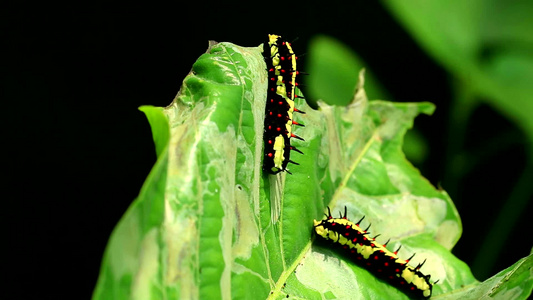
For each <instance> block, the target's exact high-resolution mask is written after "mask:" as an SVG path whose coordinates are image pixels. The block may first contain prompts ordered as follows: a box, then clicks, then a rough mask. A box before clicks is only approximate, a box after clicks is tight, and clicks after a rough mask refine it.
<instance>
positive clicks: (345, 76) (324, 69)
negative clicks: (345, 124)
mask: <svg viewBox="0 0 533 300" xmlns="http://www.w3.org/2000/svg"><path fill="white" fill-rule="evenodd" d="M306 60H307V61H308V66H309V70H307V71H308V73H309V74H312V76H309V77H308V78H304V79H306V85H307V86H308V88H307V89H306V90H307V92H308V94H309V98H310V99H321V100H322V101H324V102H326V103H328V104H333V105H347V104H348V103H350V101H351V100H352V97H353V94H354V91H355V87H356V84H357V78H358V73H359V70H360V69H362V68H366V69H367V72H366V75H365V81H366V83H365V89H366V92H367V94H368V95H370V97H372V99H386V98H387V92H386V91H385V90H384V89H383V87H382V86H381V85H380V83H379V82H378V81H377V80H375V79H374V76H373V75H372V72H371V71H370V70H368V67H367V66H365V64H364V63H363V61H362V60H361V59H360V58H359V57H358V56H357V54H355V53H354V52H353V51H352V50H351V49H349V48H348V47H347V46H346V45H344V44H342V43H341V42H340V41H338V40H336V39H334V38H332V37H328V36H323V35H320V36H316V37H314V38H313V39H312V40H311V42H310V46H309V54H308V56H307V58H306Z"/></svg>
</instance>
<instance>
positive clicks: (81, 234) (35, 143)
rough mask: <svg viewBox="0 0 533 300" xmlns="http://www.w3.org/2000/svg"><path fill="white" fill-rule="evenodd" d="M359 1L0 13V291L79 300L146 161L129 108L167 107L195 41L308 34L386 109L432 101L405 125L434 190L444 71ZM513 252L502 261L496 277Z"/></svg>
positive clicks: (140, 124)
mask: <svg viewBox="0 0 533 300" xmlns="http://www.w3.org/2000/svg"><path fill="white" fill-rule="evenodd" d="M362 3H363V2H362V1H361V2H356V3H352V4H350V6H345V5H343V6H342V7H339V6H334V5H331V4H329V5H325V3H323V2H318V1H316V2H309V1H307V2H301V3H295V4H283V5H284V6H283V8H276V9H275V10H274V5H279V4H276V3H272V4H268V3H267V2H264V3H263V4H261V5H259V6H255V5H254V6H252V4H251V3H250V4H242V3H228V2H218V3H217V4H212V3H207V2H202V3H198V4H197V5H196V6H195V5H191V4H187V5H185V6H177V5H176V6H158V5H156V4H149V5H146V4H145V5H135V4H131V3H128V4H126V5H119V4H109V3H106V4H92V5H93V6H91V7H89V6H87V7H85V6H83V5H82V4H76V5H75V6H71V7H69V6H64V4H62V5H61V6H59V5H57V7H53V6H50V5H51V4H49V3H47V4H41V5H42V6H41V7H36V6H33V5H31V4H29V3H24V2H21V4H19V5H21V6H20V7H13V8H9V9H6V10H3V12H2V20H1V24H2V27H3V29H2V31H1V34H2V44H4V46H3V48H4V50H5V53H6V54H4V55H3V59H2V66H1V69H2V72H1V73H2V86H3V88H2V91H1V93H2V106H3V109H2V111H3V123H4V126H2V127H3V130H2V131H3V133H4V140H5V143H4V147H3V148H4V149H5V150H6V151H7V156H6V158H7V159H6V160H5V162H4V163H5V164H6V167H4V168H5V169H4V170H8V171H7V172H6V173H8V174H7V175H8V177H9V179H8V180H7V181H5V182H4V184H5V185H6V190H9V193H8V194H7V196H6V199H4V202H5V203H7V206H5V209H2V221H3V222H5V225H4V228H5V230H6V235H7V237H8V241H9V242H8V243H7V244H8V245H9V246H8V247H6V248H7V250H8V253H9V254H8V255H7V256H6V258H7V260H8V263H9V264H13V265H14V268H13V271H10V272H4V273H6V274H5V275H7V277H8V279H9V280H10V281H12V284H9V285H7V286H8V290H9V291H12V292H13V293H15V294H16V295H19V296H21V297H20V298H25V297H29V296H34V297H36V296H38V297H39V298H40V299H43V298H48V296H50V297H51V298H54V299H56V298H63V297H65V298H70V299H72V298H75V299H87V298H89V297H90V296H91V293H92V290H93V288H94V286H95V283H96V279H97V277H98V272H99V268H100V261H101V258H102V254H103V251H104V249H105V246H106V243H107V240H108V237H109V235H110V233H111V231H112V229H113V228H114V226H115V225H116V223H117V222H118V220H119V219H120V217H121V216H122V215H123V213H124V212H125V210H126V209H127V208H128V206H129V204H130V203H131V201H132V200H133V199H134V198H135V197H136V196H137V194H138V192H139V189H140V188H141V186H142V183H143V182H144V179H145V178H146V176H147V174H148V173H149V171H150V169H151V167H152V165H153V163H154V162H155V150H154V146H153V142H152V137H151V132H150V127H149V124H148V122H147V120H146V118H145V116H144V114H143V113H141V112H140V111H138V110H137V108H138V107H139V106H140V105H144V104H150V105H155V106H166V105H168V104H169V103H170V102H171V101H172V99H173V97H174V96H175V95H176V93H177V91H178V90H179V88H180V85H181V81H182V80H183V78H184V77H185V76H186V74H187V73H188V72H189V70H190V68H191V66H192V64H193V63H194V61H195V60H196V59H197V58H198V57H199V56H200V55H201V54H202V53H204V52H205V50H206V49H207V45H208V40H216V41H228V42H233V43H235V44H238V45H242V46H257V45H259V44H260V43H262V42H263V40H264V37H265V35H266V34H267V33H276V34H281V35H283V36H285V37H293V38H298V40H297V41H296V42H295V46H294V47H295V48H296V49H301V51H302V52H304V51H305V49H306V47H307V44H308V42H309V40H310V38H311V37H312V36H313V35H315V34H319V33H323V34H328V35H331V36H334V37H336V38H338V39H340V40H342V41H343V42H344V43H346V44H348V45H350V47H352V49H354V50H355V51H357V53H358V54H359V55H360V56H361V57H362V59H363V60H364V61H365V63H366V64H367V65H368V67H369V68H370V69H371V70H372V71H373V73H374V74H375V75H376V77H377V78H378V79H379V80H380V82H381V83H382V84H383V86H384V87H385V88H386V89H387V90H388V92H389V93H390V94H391V95H392V99H390V100H393V101H431V102H433V103H435V104H436V105H437V111H436V113H435V114H434V115H433V116H432V117H425V116H421V117H419V118H417V121H416V126H417V127H418V128H420V130H421V131H422V133H423V134H424V136H425V138H426V139H427V140H428V142H429V144H430V147H431V148H430V156H429V159H428V160H427V161H426V162H425V164H424V165H421V166H418V167H420V168H421V170H422V173H423V174H424V175H425V176H426V177H427V178H428V179H429V180H430V181H431V182H432V183H433V184H435V185H439V184H442V185H443V186H444V188H446V185H445V183H443V182H442V180H443V175H442V171H443V169H444V164H445V163H446V162H445V161H444V160H443V157H444V156H445V151H444V149H445V146H446V140H445V138H444V137H443V136H444V134H442V133H443V132H445V131H446V128H447V123H446V122H447V114H448V106H449V102H450V99H451V97H452V95H451V92H450V82H449V78H448V75H447V73H446V72H445V71H444V70H443V69H442V68H441V67H440V66H439V65H437V64H436V63H435V62H434V61H433V60H432V59H431V58H429V57H428V56H427V55H426V54H425V53H424V52H423V51H422V50H421V49H420V48H419V46H417V44H416V43H415V42H414V41H413V40H412V38H411V37H410V36H409V35H408V34H407V33H406V32H405V31H404V30H403V29H402V28H401V26H400V25H399V24H398V23H397V22H396V21H395V20H394V19H393V18H392V17H391V16H390V15H389V13H388V12H387V11H386V10H385V9H384V8H383V7H382V6H381V5H380V4H379V3H376V2H374V1H365V2H364V4H362ZM303 61H304V64H305V59H304V60H303ZM413 84H416V89H413ZM304 92H305V90H304ZM476 118H479V120H478V119H476V120H473V121H472V122H473V125H472V129H471V131H470V132H473V134H474V135H475V134H476V133H477V130H479V128H478V129H476V127H475V123H476V122H482V121H483V120H486V119H491V120H492V121H491V124H494V123H496V124H498V125H497V126H496V125H495V127H496V128H500V127H501V126H507V127H512V125H511V124H509V123H507V121H505V119H503V118H502V117H500V116H499V115H498V114H497V113H495V112H494V111H492V110H491V109H490V108H483V109H482V110H480V112H479V113H477V114H476ZM479 131H480V132H481V130H479ZM517 134H520V133H519V132H518V133H517ZM520 149H521V148H520V147H515V148H513V149H512V151H511V153H507V154H506V155H505V157H508V156H513V159H515V160H516V161H513V162H512V163H508V162H505V163H502V164H503V165H504V166H506V167H507V168H508V169H507V170H506V172H507V174H510V175H509V178H508V179H507V180H508V181H509V182H507V183H505V182H504V183H503V184H502V183H501V182H500V183H499V184H500V189H499V191H494V190H492V191H487V192H484V193H485V194H486V195H485V194H483V193H481V194H480V193H479V191H474V190H469V189H468V188H467V187H468V186H471V185H474V186H475V185H486V184H489V185H490V182H487V180H489V179H490V177H487V175H486V171H485V170H483V169H482V170H481V171H479V172H478V173H473V174H471V176H470V177H469V180H470V181H469V182H468V184H466V183H465V184H464V185H462V186H461V187H459V188H457V191H456V192H457V194H456V195H452V198H453V199H454V201H456V203H457V206H458V208H459V212H460V214H461V216H462V218H463V220H468V219H471V220H474V221H475V220H476V219H475V217H476V214H477V213H479V212H478V210H476V209H477V206H476V205H469V204H468V203H470V202H467V201H464V200H465V199H467V198H468V199H469V197H474V198H478V199H490V198H493V197H494V198H498V197H499V198H500V199H502V198H505V197H506V193H508V190H509V189H510V187H511V186H512V184H513V180H514V179H515V178H514V177H513V175H512V174H516V173H517V172H520V171H521V168H522V166H521V165H520V162H521V160H525V158H524V156H525V154H524V153H523V152H522V150H520ZM507 159H508V158H507ZM480 176H481V177H480ZM483 176H485V177H483ZM486 177H487V178H486ZM506 184H507V185H506ZM469 193H470V194H469ZM473 201H474V200H473ZM473 203H477V205H479V202H477V201H476V202H473ZM469 206H474V207H469ZM488 207H489V208H490V205H488ZM469 208H470V209H472V211H468V210H467V209H469ZM489 210H490V209H489ZM492 210H495V209H494V207H492ZM483 213H484V214H490V213H491V212H490V211H486V212H483ZM493 213H494V212H493ZM467 225H468V222H466V221H465V223H464V226H465V234H464V235H463V238H462V239H461V241H460V243H459V245H458V247H457V248H456V250H455V251H456V254H457V255H458V256H459V258H461V259H463V260H465V261H466V262H467V263H468V262H469V261H470V260H472V259H473V255H474V254H475V253H476V251H477V250H479V249H477V248H475V246H472V245H470V244H468V243H466V242H464V241H465V239H466V240H467V241H468V240H469V239H470V240H472V241H473V243H474V245H475V243H476V242H477V241H476V240H475V238H476V234H477V233H476V232H474V231H470V233H469V231H468V229H467V228H468V227H467ZM524 225H525V220H524ZM527 247H529V246H528V245H526V248H527ZM525 255H527V251H526V252H524V253H519V254H518V255H517V256H515V257H511V258H509V259H507V260H503V262H502V263H501V264H500V265H498V269H497V270H501V269H502V268H504V267H507V266H509V265H510V264H512V263H513V262H515V261H516V260H517V259H518V258H519V257H522V256H525ZM495 271H496V270H495Z"/></svg>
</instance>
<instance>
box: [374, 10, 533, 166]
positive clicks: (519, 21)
mask: <svg viewBox="0 0 533 300" xmlns="http://www.w3.org/2000/svg"><path fill="white" fill-rule="evenodd" d="M383 2H384V4H386V6H387V7H388V8H389V10H390V11H391V12H392V13H393V14H394V15H395V16H396V17H397V18H398V20H399V21H400V22H401V23H402V24H403V25H404V26H405V27H406V29H407V30H408V31H409V32H410V33H411V34H412V35H413V37H414V38H415V39H416V40H417V41H418V42H419V43H420V45H421V46H422V47H423V48H425V49H426V50H427V51H428V53H429V54H431V55H433V57H434V58H435V59H436V60H437V61H438V62H439V63H441V64H442V65H443V66H444V67H445V68H446V69H447V70H448V71H449V72H450V73H451V74H453V75H454V76H455V77H456V79H457V80H458V81H459V86H461V87H463V88H464V89H468V90H469V93H472V94H473V96H475V97H476V99H478V100H479V101H485V102H487V103H488V104H490V105H492V106H493V107H495V108H497V109H498V110H499V111H501V112H502V113H503V114H504V115H505V116H506V117H507V118H509V119H510V120H512V121H514V122H515V123H516V124H517V125H519V126H520V127H521V128H522V129H523V130H524V131H525V132H526V133H527V134H528V136H529V139H530V141H531V142H533V118H531V114H532V113H533V97H532V95H533V85H531V82H533V71H532V70H533V38H532V35H531V32H533V18H531V17H530V16H531V15H532V14H533V2H532V1H527V0H519V1H512V2H509V1H505V0H470V1H448V0H434V1H424V0H385V1H383ZM458 100H462V101H461V102H462V103H459V104H458V107H460V109H459V110H464V108H463V106H466V107H469V106H470V105H469V103H468V102H470V101H472V99H471V98H469V97H467V98H465V99H461V98H459V99H458ZM458 113H459V112H458ZM460 121H464V120H460ZM454 122H455V121H454ZM530 155H531V157H533V151H530Z"/></svg>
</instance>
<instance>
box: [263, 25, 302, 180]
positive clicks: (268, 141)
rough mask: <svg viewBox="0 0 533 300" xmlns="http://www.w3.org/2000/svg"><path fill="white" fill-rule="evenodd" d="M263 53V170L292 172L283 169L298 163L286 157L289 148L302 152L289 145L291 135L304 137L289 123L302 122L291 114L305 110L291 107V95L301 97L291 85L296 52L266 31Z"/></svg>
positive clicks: (296, 75)
mask: <svg viewBox="0 0 533 300" xmlns="http://www.w3.org/2000/svg"><path fill="white" fill-rule="evenodd" d="M263 55H264V57H265V62H266V65H267V72H268V91H267V99H266V106H265V127H264V132H263V140H264V144H265V151H264V153H265V154H264V158H263V170H264V171H266V172H269V173H271V174H277V173H279V172H281V171H285V172H287V173H289V174H292V173H291V172H289V171H288V170H287V164H288V163H292V164H296V165H298V163H296V162H294V161H292V160H291V159H290V151H291V150H292V151H296V152H299V153H300V154H303V152H302V151H300V150H298V149H297V148H296V147H294V146H292V145H291V138H296V139H299V140H302V141H303V140H304V139H303V138H301V137H299V136H297V135H295V134H294V133H293V132H292V125H297V126H304V125H303V124H300V123H298V122H296V121H294V119H293V114H294V113H295V112H297V113H301V114H305V112H303V111H301V110H299V109H297V108H296V107H294V99H295V98H303V97H300V96H297V95H296V93H295V88H296V86H298V85H299V83H298V82H297V77H298V75H299V74H300V72H299V71H297V68H296V60H297V56H296V55H295V54H294V51H293V50H292V47H291V44H290V43H289V42H286V41H283V40H282V39H281V36H279V35H275V34H269V35H268V40H267V41H266V42H265V43H263Z"/></svg>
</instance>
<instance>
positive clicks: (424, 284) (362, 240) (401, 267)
mask: <svg viewBox="0 0 533 300" xmlns="http://www.w3.org/2000/svg"><path fill="white" fill-rule="evenodd" d="M325 216H326V218H324V219H322V220H321V221H317V220H314V228H315V232H316V234H317V236H318V237H320V238H321V239H323V240H325V241H327V242H328V243H330V244H333V245H334V247H335V248H337V249H340V251H341V252H344V253H345V254H347V255H349V256H350V257H351V258H352V259H353V261H354V262H356V263H357V264H359V265H361V266H362V267H365V268H366V269H368V270H369V271H370V272H371V273H373V274H374V275H376V277H379V278H381V279H384V280H386V281H388V282H390V283H391V284H392V285H393V286H396V287H398V288H399V289H400V290H402V291H404V292H406V293H407V294H410V295H412V296H415V297H418V298H429V297H431V293H432V289H433V284H434V283H431V282H430V280H429V279H430V277H431V275H424V274H422V272H420V268H422V266H423V265H424V263H425V262H426V261H425V260H424V261H423V262H422V263H420V264H418V265H417V266H416V267H415V268H413V267H411V266H409V265H408V264H407V263H408V262H409V261H410V260H411V259H412V258H413V257H414V254H413V255H412V256H411V257H410V258H408V259H407V260H402V259H400V258H399V257H398V255H397V254H398V251H399V250H400V248H401V246H400V247H398V249H397V250H396V251H394V252H391V251H389V250H388V249H387V248H386V246H387V243H388V242H389V241H390V239H389V241H387V242H385V244H383V245H381V244H379V243H377V242H376V237H378V236H379V234H378V235H376V236H374V237H370V235H369V234H370V232H368V229H369V228H370V226H368V228H366V229H365V230H363V229H361V228H360V227H359V224H360V223H361V221H362V220H363V219H364V217H363V218H361V219H360V220H359V221H358V222H357V223H353V222H351V221H349V220H348V219H347V218H346V207H344V215H342V214H341V215H340V218H333V217H332V216H331V211H330V209H329V207H328V213H327V214H325ZM435 283H436V282H435Z"/></svg>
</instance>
